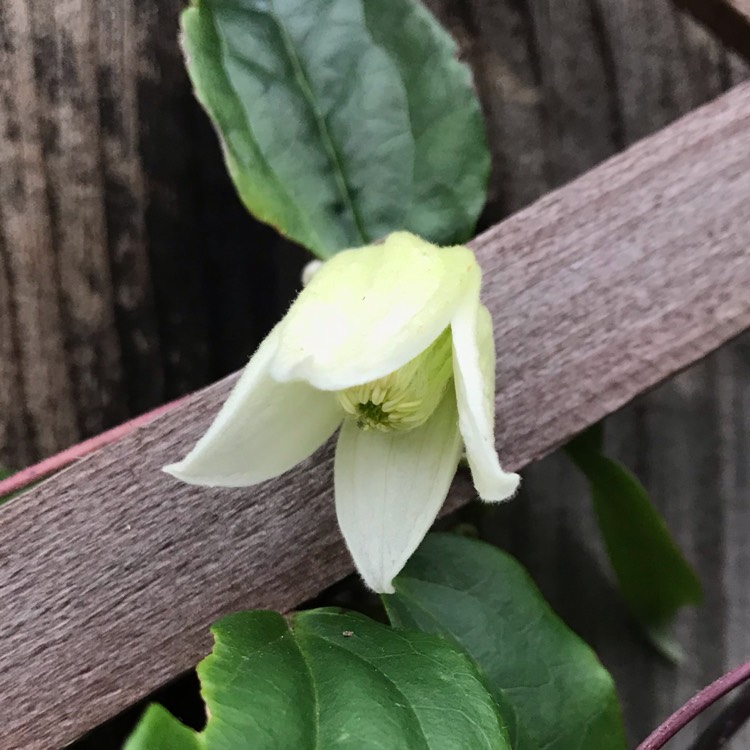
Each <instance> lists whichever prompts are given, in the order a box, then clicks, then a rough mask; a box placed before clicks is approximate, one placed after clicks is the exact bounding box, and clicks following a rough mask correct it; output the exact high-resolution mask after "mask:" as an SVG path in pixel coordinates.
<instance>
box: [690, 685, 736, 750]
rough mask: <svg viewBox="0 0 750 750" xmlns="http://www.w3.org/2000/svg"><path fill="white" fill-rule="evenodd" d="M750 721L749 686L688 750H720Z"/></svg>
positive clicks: (728, 704)
mask: <svg viewBox="0 0 750 750" xmlns="http://www.w3.org/2000/svg"><path fill="white" fill-rule="evenodd" d="M748 719H750V685H746V686H745V687H744V688H743V689H742V690H741V691H740V692H739V694H738V695H737V696H736V697H735V698H733V699H732V700H731V701H730V702H729V703H727V705H726V706H725V707H724V708H723V709H722V711H721V713H719V714H718V715H717V716H716V718H715V719H714V720H713V721H712V722H711V723H710V724H709V725H708V726H707V727H706V728H705V729H704V730H703V731H702V732H701V734H700V735H699V737H698V739H697V740H696V741H695V742H694V743H693V744H692V745H691V746H690V748H689V749H688V750H721V748H723V747H725V746H726V744H727V742H729V740H730V739H732V737H734V735H735V734H737V732H738V731H739V730H740V729H742V727H743V726H744V724H745V723H746V722H747V721H748Z"/></svg>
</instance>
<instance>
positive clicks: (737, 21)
mask: <svg viewBox="0 0 750 750" xmlns="http://www.w3.org/2000/svg"><path fill="white" fill-rule="evenodd" d="M674 2H675V3H676V4H677V5H678V6H679V7H680V8H684V9H685V10H688V11H690V13H692V14H693V16H695V18H697V19H698V20H699V21H700V22H701V23H703V24H705V25H706V26H707V27H708V28H709V29H711V31H712V32H713V33H714V34H716V35H717V36H718V37H719V38H720V39H721V40H722V41H723V42H724V43H725V44H728V45H729V46H730V47H732V48H733V49H735V50H736V51H737V52H739V53H740V54H741V55H743V56H744V57H745V58H746V59H748V60H750V1H749V0H674Z"/></svg>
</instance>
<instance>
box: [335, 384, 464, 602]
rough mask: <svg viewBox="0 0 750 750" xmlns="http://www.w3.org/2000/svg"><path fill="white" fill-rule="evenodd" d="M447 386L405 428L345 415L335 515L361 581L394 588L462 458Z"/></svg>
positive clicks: (377, 588)
mask: <svg viewBox="0 0 750 750" xmlns="http://www.w3.org/2000/svg"><path fill="white" fill-rule="evenodd" d="M456 420H457V410H456V400H455V397H454V394H453V392H452V389H450V388H448V389H447V391H446V394H445V396H444V397H443V400H442V402H441V403H440V405H439V406H438V408H437V409H436V410H435V412H434V414H433V415H432V416H431V417H430V419H429V420H428V421H427V422H425V424H423V425H422V426H421V427H417V428H415V429H413V430H411V431H409V432H387V433H384V432H378V431H375V430H373V431H364V430H360V429H359V428H358V427H357V426H356V423H355V422H354V420H352V419H347V420H345V421H344V425H343V427H342V428H341V434H340V435H339V442H338V446H337V447H336V461H335V472H334V473H335V485H336V514H337V516H338V520H339V526H340V527H341V531H342V533H343V535H344V539H346V544H347V546H348V547H349V551H350V552H351V555H352V557H353V558H354V562H355V564H356V566H357V569H358V570H359V573H360V575H361V576H362V578H364V580H365V583H366V584H367V585H368V586H369V587H370V588H371V589H373V590H374V591H377V592H379V593H386V594H390V593H393V583H392V581H393V578H394V576H395V575H396V574H397V573H398V572H399V571H400V570H401V568H403V566H404V565H405V563H406V561H407V560H408V559H409V557H410V556H411V554H412V553H413V552H414V550H415V549H416V548H417V547H418V546H419V543H420V542H421V541H422V539H423V538H424V535H425V534H426V533H427V531H428V530H429V528H430V526H431V525H432V522H433V521H434V520H435V517H436V516H437V514H438V511H439V510H440V507H441V506H442V504H443V501H444V500H445V497H446V495H447V494H448V488H449V487H450V483H451V480H452V479H453V476H454V474H455V473H456V467H457V466H458V461H459V458H460V455H461V436H460V435H459V432H458V426H457V424H456Z"/></svg>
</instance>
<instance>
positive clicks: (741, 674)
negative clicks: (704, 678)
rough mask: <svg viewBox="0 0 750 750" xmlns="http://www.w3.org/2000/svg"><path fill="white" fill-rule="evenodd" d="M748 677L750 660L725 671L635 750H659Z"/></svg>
mask: <svg viewBox="0 0 750 750" xmlns="http://www.w3.org/2000/svg"><path fill="white" fill-rule="evenodd" d="M748 679H750V661H748V662H746V663H745V664H743V665H742V666H740V667H737V668H736V669H733V670H732V671H731V672H727V674H725V675H724V676H723V677H719V679H718V680H716V682H712V683H711V684H710V685H709V686H708V687H705V688H703V690H701V691H700V693H698V694H697V695H694V696H693V697H692V698H691V699H690V700H689V701H688V702H687V703H686V704H685V705H684V706H682V708H678V709H677V710H676V711H675V712H674V713H673V714H672V715H671V716H670V717H669V718H668V719H667V720H666V721H665V722H664V723H663V724H662V725H661V726H660V727H659V728H658V729H656V731H654V732H652V733H651V734H650V735H649V736H648V737H647V738H646V739H645V740H644V741H643V742H641V744H640V745H638V747H637V748H636V750H660V748H662V747H664V745H666V744H667V742H669V740H671V739H672V737H674V736H675V735H676V734H677V732H679V731H680V729H682V728H683V727H684V726H685V725H686V724H688V723H689V722H691V721H692V720H693V719H694V718H695V717H696V716H698V714H699V713H701V712H702V711H704V710H705V709H707V708H708V707H709V706H710V705H712V704H713V703H715V702H716V701H717V700H719V698H721V697H722V696H724V695H726V694H727V693H728V692H729V691H730V690H733V689H734V688H736V687H737V686H738V685H741V684H742V683H743V682H745V680H748Z"/></svg>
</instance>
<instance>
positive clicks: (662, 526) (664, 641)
mask: <svg viewBox="0 0 750 750" xmlns="http://www.w3.org/2000/svg"><path fill="white" fill-rule="evenodd" d="M567 451H568V455H569V456H570V457H571V458H572V460H573V462H574V463H575V464H576V466H578V468H579V469H580V470H581V471H582V472H583V473H584V474H585V475H586V478H587V479H588V481H589V485H590V487H591V494H592V496H593V499H594V507H595V509H596V515H597V518H598V521H599V527H600V528H601V531H602V536H603V537H604V543H605V546H606V548H607V554H608V555H609V558H610V560H611V561H612V567H613V568H614V571H615V575H616V576H617V581H618V583H619V585H620V589H621V590H622V594H623V597H624V599H625V601H626V602H627V604H628V606H629V607H630V609H631V611H632V612H633V614H634V616H635V617H636V618H637V620H638V621H639V622H640V623H641V625H642V626H643V627H644V629H645V631H646V634H647V635H648V636H649V638H650V640H651V642H652V643H653V644H654V645H655V646H656V647H657V648H658V649H659V650H660V651H661V652H662V653H664V654H665V655H667V656H669V657H670V658H676V657H678V656H679V651H678V649H677V647H676V644H675V643H674V642H673V641H671V640H670V639H669V637H668V632H667V631H668V627H669V625H670V623H671V622H672V619H673V618H674V615H675V614H676V613H677V611H678V610H679V609H680V608H681V607H684V606H686V605H688V604H700V602H701V600H702V596H703V594H702V590H701V583H700V580H699V578H698V576H697V575H696V573H695V571H694V570H693V569H692V567H691V566H690V564H689V563H688V562H687V560H686V559H685V557H684V556H683V554H682V552H681V551H680V548H679V547H678V546H677V544H676V543H675V541H674V539H672V536H671V535H670V533H669V529H668V528H667V525H666V523H665V522H664V519H663V518H662V517H661V516H660V515H659V512H658V511H657V510H656V508H655V507H654V504H653V503H652V502H651V498H650V497H649V495H648V492H646V490H645V488H644V487H643V485H642V484H641V483H640V482H639V481H638V479H637V478H636V477H635V476H633V474H631V472H630V471H628V470H627V469H626V468H625V467H624V466H623V465H622V464H620V463H618V462H617V461H614V460H612V459H611V458H608V457H607V456H605V455H603V454H602V453H600V452H599V451H597V450H595V449H591V447H590V446H587V445H585V444H581V443H571V444H570V445H569V446H568V448H567Z"/></svg>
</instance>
